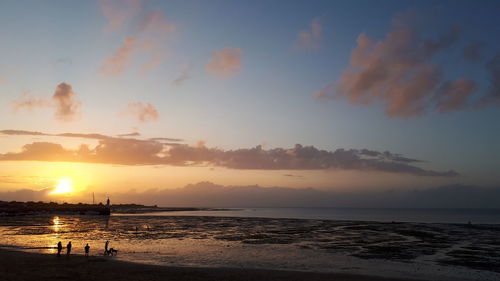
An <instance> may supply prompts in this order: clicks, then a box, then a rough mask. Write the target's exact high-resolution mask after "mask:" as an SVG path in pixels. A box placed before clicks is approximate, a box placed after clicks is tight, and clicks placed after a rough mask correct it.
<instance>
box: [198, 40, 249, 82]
mask: <svg viewBox="0 0 500 281" xmlns="http://www.w3.org/2000/svg"><path fill="white" fill-rule="evenodd" d="M240 69H241V49H240V48H233V47H226V48H223V49H220V50H217V51H215V52H214V53H213V55H212V57H211V58H210V61H209V62H208V63H207V65H206V67H205V70H206V72H207V73H209V74H211V75H214V76H216V77H219V78H229V77H231V76H233V75H235V74H237V73H238V72H239V71H240Z"/></svg>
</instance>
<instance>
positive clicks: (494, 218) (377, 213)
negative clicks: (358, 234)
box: [142, 208, 500, 224]
mask: <svg viewBox="0 0 500 281" xmlns="http://www.w3.org/2000/svg"><path fill="white" fill-rule="evenodd" d="M142 215H144V216H151V215H153V216H215V217H257V218H258V217H260V218H293V219H319V220H354V221H378V222H393V221H397V222H422V223H469V222H471V223H479V224H500V209H423V208H422V209H404V208H386V209H385V208H240V209H219V210H213V211H211V210H200V211H178V212H155V213H147V214H142Z"/></svg>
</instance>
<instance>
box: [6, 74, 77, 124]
mask: <svg viewBox="0 0 500 281" xmlns="http://www.w3.org/2000/svg"><path fill="white" fill-rule="evenodd" d="M13 107H14V110H16V111H18V110H20V109H27V110H33V109H37V108H44V107H46V108H53V109H54V110H55V111H54V118H55V119H56V120H59V121H63V122H69V121H73V120H75V119H76V118H77V117H78V116H79V115H80V109H81V102H80V101H78V100H76V93H75V92H73V89H72V87H71V85H69V84H67V83H64V82H63V83H60V84H59V85H57V87H56V89H55V91H54V94H53V95H52V98H51V99H50V100H49V99H46V98H43V97H41V98H35V97H33V96H31V95H30V94H29V93H23V94H22V95H21V97H19V98H18V99H17V100H14V101H13Z"/></svg>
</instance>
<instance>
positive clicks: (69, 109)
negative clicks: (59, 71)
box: [52, 83, 81, 122]
mask: <svg viewBox="0 0 500 281" xmlns="http://www.w3.org/2000/svg"><path fill="white" fill-rule="evenodd" d="M75 96H76V94H75V93H74V92H73V89H72V88H71V86H70V85H69V84H66V83H61V84H59V85H57V88H56V91H55V92H54V95H53V96H52V100H53V101H54V105H55V109H56V111H55V118H56V119H57V120H60V121H65V122H67V121H72V120H74V119H75V117H76V116H77V115H78V114H79V113H80V107H81V103H80V102H79V101H77V100H75Z"/></svg>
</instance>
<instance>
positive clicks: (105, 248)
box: [104, 241, 109, 255]
mask: <svg viewBox="0 0 500 281" xmlns="http://www.w3.org/2000/svg"><path fill="white" fill-rule="evenodd" d="M108 247H109V241H106V243H104V254H105V255H108V254H109V251H108Z"/></svg>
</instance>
